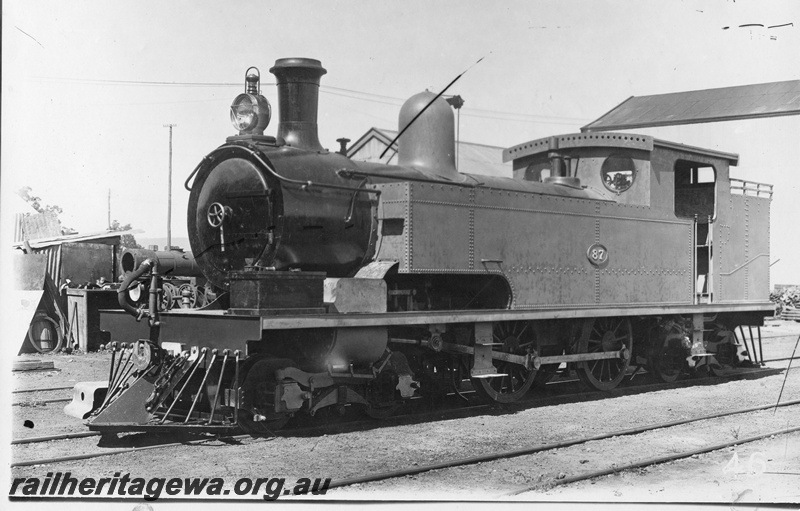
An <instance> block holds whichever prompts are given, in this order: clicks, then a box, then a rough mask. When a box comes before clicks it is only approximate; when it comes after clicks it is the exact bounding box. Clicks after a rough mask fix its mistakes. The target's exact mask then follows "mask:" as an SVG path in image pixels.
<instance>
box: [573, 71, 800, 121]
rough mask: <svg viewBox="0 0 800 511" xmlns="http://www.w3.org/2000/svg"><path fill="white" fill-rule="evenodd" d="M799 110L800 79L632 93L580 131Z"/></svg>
mask: <svg viewBox="0 0 800 511" xmlns="http://www.w3.org/2000/svg"><path fill="white" fill-rule="evenodd" d="M798 114H800V80H789V81H785V82H772V83H759V84H755V85H740V86H737V87H722V88H719V89H705V90H696V91H688V92H675V93H671V94H656V95H653V96H638V97H637V96H631V97H630V98H628V99H627V100H625V101H623V102H622V103H621V104H619V105H618V106H616V107H614V108H613V109H612V110H611V111H609V112H608V113H606V114H605V115H603V116H602V117H600V118H599V119H597V120H596V121H593V122H591V123H589V124H587V125H586V126H584V127H583V128H581V131H583V132H587V131H589V132H590V131H611V130H627V129H635V128H649V127H654V126H673V125H676V124H696V123H704V122H717V121H733V120H739V119H755V118H759V117H776V116H786V115H798Z"/></svg>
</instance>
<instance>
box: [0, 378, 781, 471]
mask: <svg viewBox="0 0 800 511" xmlns="http://www.w3.org/2000/svg"><path fill="white" fill-rule="evenodd" d="M780 371H782V370H770V369H761V370H757V372H753V373H747V374H743V375H740V376H739V378H748V377H758V376H764V375H768V374H771V373H776V374H777V373H778V372H780ZM636 378H637V376H636V375H634V380H635V379H636ZM730 380H731V378H729V377H728V378H722V377H713V376H708V377H704V378H691V379H686V380H679V381H677V382H675V383H650V382H647V381H646V380H644V379H642V380H640V381H639V382H634V383H633V384H631V382H629V383H628V384H626V385H622V386H620V387H618V388H616V389H614V390H612V391H605V392H600V391H592V392H586V391H583V390H582V389H581V387H580V385H579V384H578V381H579V380H577V379H561V380H556V381H553V382H550V383H549V384H547V385H546V387H545V389H544V391H541V390H540V392H538V393H537V392H535V391H534V392H532V393H530V394H529V397H527V398H525V399H523V400H521V401H519V402H517V403H513V404H507V405H489V404H484V403H477V402H476V400H473V403H471V404H470V405H469V406H464V404H463V401H462V400H461V399H459V398H458V397H457V396H455V395H451V396H450V397H451V399H450V400H449V401H448V403H446V406H445V407H443V408H437V409H435V410H426V409H425V408H426V403H424V402H423V400H418V401H417V403H415V404H416V405H417V406H413V407H411V409H410V410H405V411H406V413H402V414H399V415H396V416H393V417H389V418H387V419H384V420H380V421H378V420H375V419H355V420H354V419H352V418H351V419H349V420H347V419H343V420H341V421H339V422H334V423H325V424H307V422H308V420H306V421H303V420H302V419H301V420H299V421H298V423H297V424H296V425H295V426H294V427H291V428H288V429H286V430H282V431H281V432H279V433H278V435H277V436H294V437H307V436H319V435H324V434H338V433H347V432H352V431H363V430H368V429H371V428H376V427H381V428H385V427H393V426H401V425H408V424H417V423H425V422H431V421H436V420H450V419H458V418H465V417H471V416H476V415H480V414H485V413H487V412H489V413H494V414H504V413H516V412H518V411H521V410H524V409H527V408H532V407H541V406H553V405H562V404H569V403H576V402H583V401H591V400H599V399H605V398H611V397H620V396H627V395H635V394H641V393H646V392H653V391H658V390H667V389H674V388H685V387H691V386H700V385H713V384H716V383H720V382H724V381H730ZM734 413H744V412H742V411H737V412H734ZM310 420H312V421H313V419H310ZM695 420H703V419H702V418H701V419H695ZM662 427H664V426H662ZM614 434H617V435H618V434H620V433H619V432H617V433H614ZM629 434H632V433H629ZM95 436H101V434H100V433H97V432H87V431H81V432H75V433H64V434H58V435H49V436H40V437H31V438H19V439H14V440H12V441H11V444H12V445H25V444H36V443H43V442H54V441H69V440H74V439H80V438H87V437H95ZM145 436H146V434H142V435H140V436H139V437H138V438H144V437H145ZM249 436H250V435H236V436H232V437H224V438H232V439H244V438H248V437H249ZM126 438H133V439H136V438H137V435H133V436H129V437H126ZM165 438H167V439H169V438H171V437H170V436H169V435H167V436H166V437H165ZM217 438H221V437H218V436H208V437H206V438H199V439H195V440H186V438H185V437H184V438H182V439H181V440H180V441H175V442H168V443H159V444H156V445H145V446H138V447H137V446H134V447H126V448H118V449H110V448H109V449H103V450H101V451H96V452H89V453H83V454H76V455H70V456H60V457H59V456H56V457H49V458H40V459H34V460H26V461H17V462H14V463H12V464H11V467H24V466H32V465H48V464H53V463H59V462H66V461H74V460H84V459H91V458H97V457H102V456H109V455H114V454H125V453H131V452H137V451H141V450H146V449H152V448H155V447H169V446H177V445H184V444H186V445H190V444H195V443H206V442H209V441H213V440H215V439H217ZM585 441H589V440H585ZM562 447H563V446H562ZM479 461H481V460H478V461H475V463H477V462H479ZM435 468H437V467H434V468H428V469H425V470H424V471H427V470H434V469H435ZM415 473H416V472H415ZM349 484H356V483H355V482H351V483H349Z"/></svg>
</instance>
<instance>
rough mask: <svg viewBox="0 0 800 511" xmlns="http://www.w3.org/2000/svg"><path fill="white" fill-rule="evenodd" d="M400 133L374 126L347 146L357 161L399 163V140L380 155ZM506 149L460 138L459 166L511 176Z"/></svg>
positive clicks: (469, 171)
mask: <svg viewBox="0 0 800 511" xmlns="http://www.w3.org/2000/svg"><path fill="white" fill-rule="evenodd" d="M396 136H397V131H393V130H386V129H382V128H370V129H369V131H367V132H366V133H364V134H363V135H362V136H361V137H360V138H359V139H358V140H356V141H355V142H354V143H353V144H352V145H351V146H350V147H349V148H348V149H347V157H348V158H350V159H351V160H356V161H367V162H373V163H397V143H395V144H394V146H393V147H392V149H390V150H389V151H386V154H385V155H384V157H383V158H381V157H380V156H381V153H383V151H384V150H385V149H386V148H387V147H389V144H390V143H391V142H392V140H393V139H394V137H396ZM503 149H504V148H503V147H495V146H490V145H484V144H474V143H471V142H458V143H456V168H457V169H458V171H459V172H463V173H465V174H478V175H484V176H498V177H511V175H512V171H511V164H506V163H503Z"/></svg>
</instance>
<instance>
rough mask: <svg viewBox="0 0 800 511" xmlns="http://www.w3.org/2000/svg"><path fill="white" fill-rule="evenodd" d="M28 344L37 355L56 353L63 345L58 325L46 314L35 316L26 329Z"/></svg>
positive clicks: (62, 337)
mask: <svg viewBox="0 0 800 511" xmlns="http://www.w3.org/2000/svg"><path fill="white" fill-rule="evenodd" d="M28 342H30V343H31V346H33V349H35V350H36V351H38V352H39V353H50V352H52V351H57V350H58V349H60V348H61V345H62V344H63V343H64V336H63V334H62V332H61V327H59V325H58V323H57V322H56V321H55V320H54V319H53V318H51V317H50V316H48V315H47V314H37V315H36V316H35V317H34V318H33V320H32V321H31V324H30V326H29V327H28Z"/></svg>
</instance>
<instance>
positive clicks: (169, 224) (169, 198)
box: [164, 124, 177, 250]
mask: <svg viewBox="0 0 800 511" xmlns="http://www.w3.org/2000/svg"><path fill="white" fill-rule="evenodd" d="M176 126H177V124H165V125H164V127H165V128H169V182H168V183H167V250H172V128H174V127H176Z"/></svg>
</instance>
